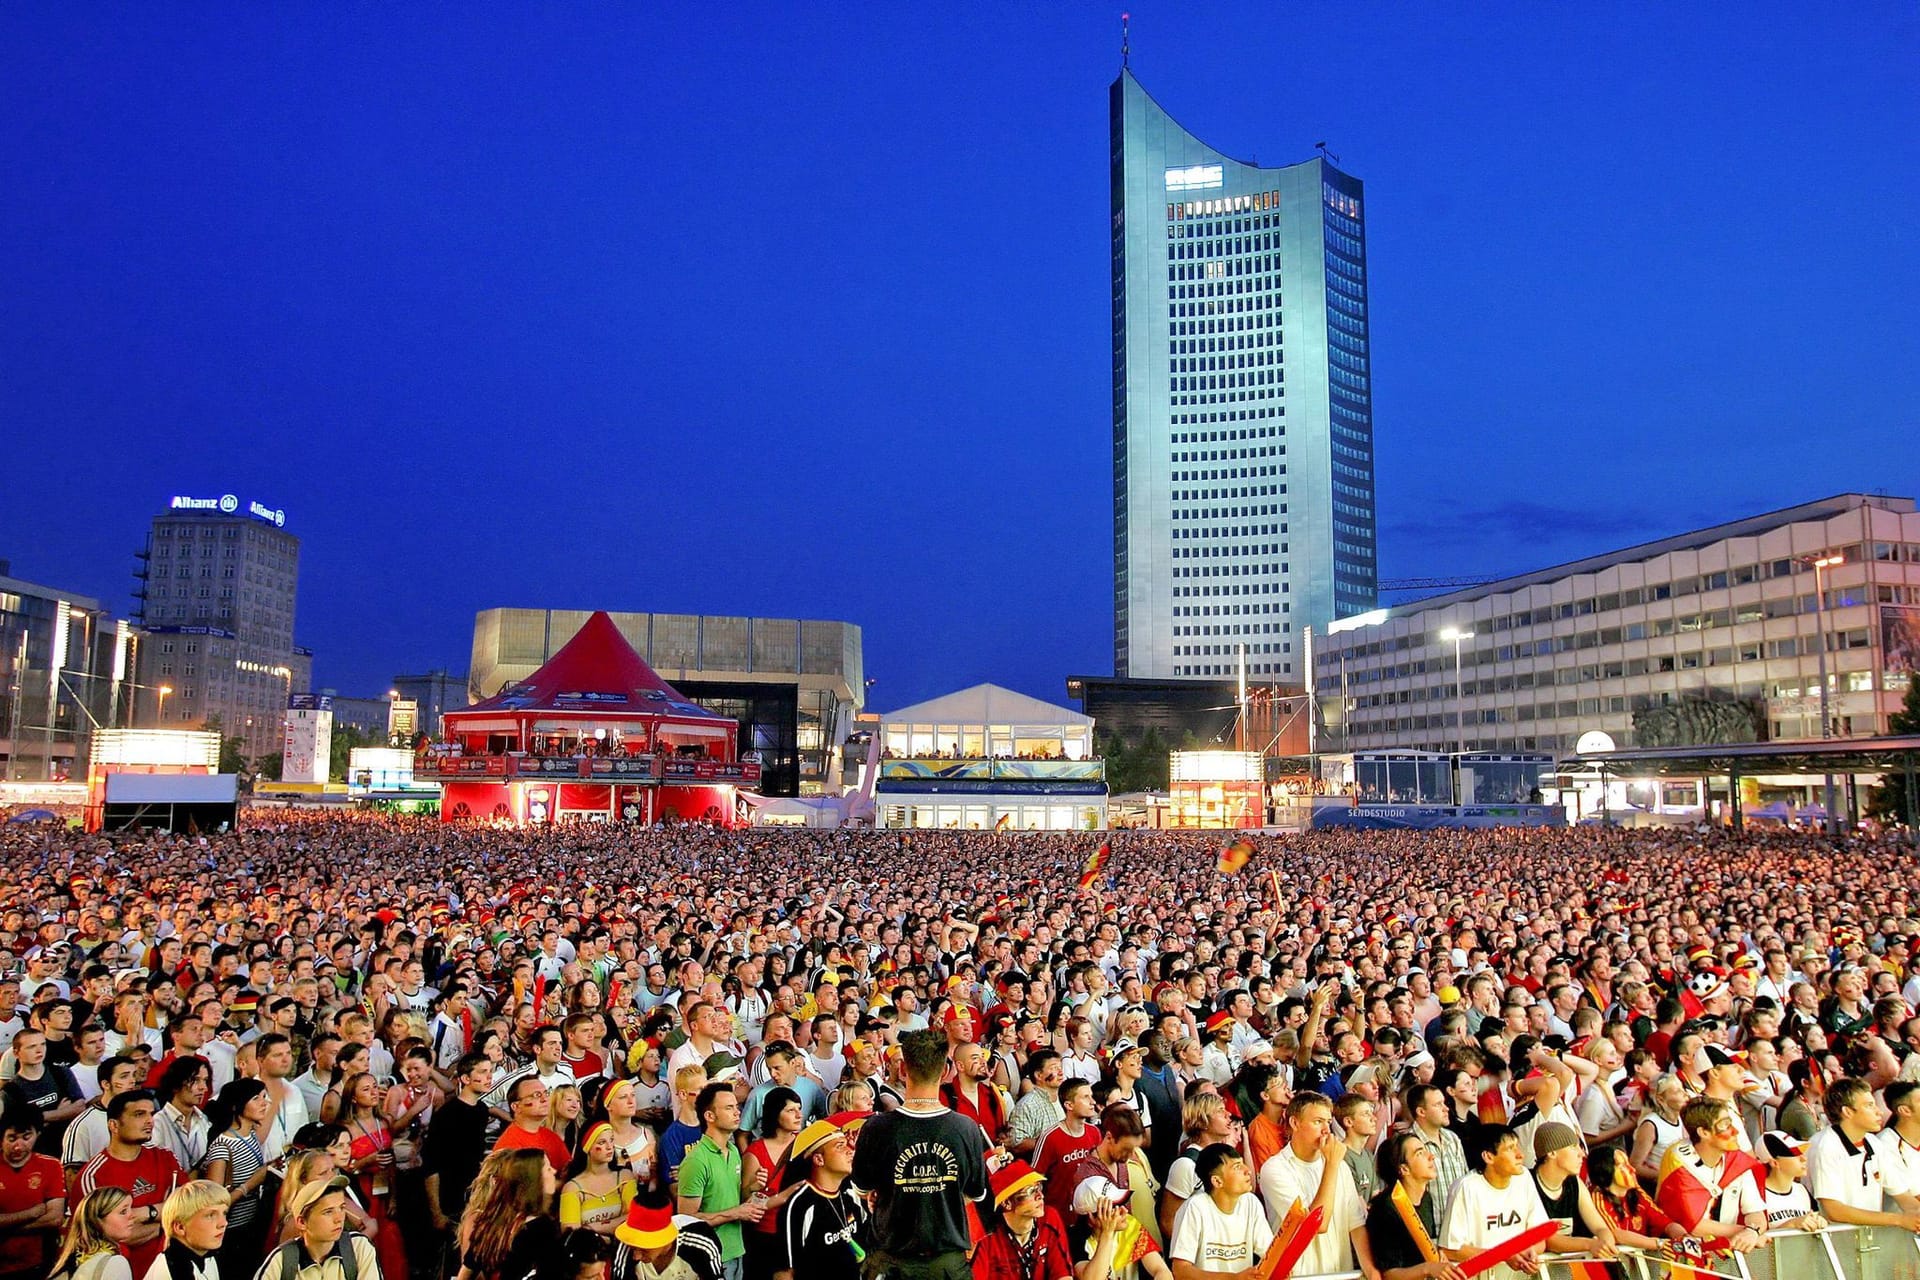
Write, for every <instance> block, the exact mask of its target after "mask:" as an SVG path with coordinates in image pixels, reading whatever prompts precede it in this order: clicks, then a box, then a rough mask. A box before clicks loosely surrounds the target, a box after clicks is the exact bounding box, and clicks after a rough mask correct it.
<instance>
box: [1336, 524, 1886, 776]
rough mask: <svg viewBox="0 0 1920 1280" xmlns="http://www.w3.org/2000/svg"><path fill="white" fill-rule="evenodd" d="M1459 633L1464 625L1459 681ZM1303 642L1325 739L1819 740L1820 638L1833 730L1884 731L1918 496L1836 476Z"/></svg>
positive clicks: (1388, 743) (1350, 743) (1571, 745)
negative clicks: (1598, 736)
mask: <svg viewBox="0 0 1920 1280" xmlns="http://www.w3.org/2000/svg"><path fill="white" fill-rule="evenodd" d="M1816 561H1825V562H1827V563H1824V564H1821V565H1818V566H1816V564H1815V562H1816ZM1449 632H1464V633H1470V634H1469V635H1468V637H1467V638H1463V639H1461V640H1459V641H1458V656H1459V666H1458V673H1459V674H1458V685H1459V694H1458V696H1456V693H1455V685H1456V675H1455V650H1456V645H1455V642H1454V641H1453V640H1450V639H1446V638H1443V635H1444V634H1445V633H1449ZM1312 648H1313V676H1314V687H1315V691H1316V694H1317V700H1318V704H1319V707H1320V709H1321V713H1322V715H1323V717H1324V724H1325V732H1324V733H1322V734H1321V735H1320V739H1319V743H1318V745H1319V747H1320V749H1321V750H1323V751H1324V750H1343V749H1345V750H1367V749H1376V748H1387V747H1410V748H1424V749H1433V750H1453V749H1456V748H1457V747H1458V746H1459V745H1460V744H1461V743H1462V742H1464V744H1465V749H1466V750H1469V751H1474V750H1481V751H1547V752H1555V753H1558V754H1562V755H1565V754H1569V753H1571V752H1572V751H1573V750H1574V749H1575V746H1576V743H1577V742H1578V740H1579V738H1580V737H1581V736H1582V735H1583V734H1586V733H1588V732H1590V731H1593V730H1599V731H1601V732H1603V733H1605V734H1606V735H1607V736H1608V737H1610V738H1611V739H1612V740H1613V742H1614V744H1615V745H1616V746H1619V747H1629V746H1659V745H1687V744H1690V743H1694V742H1711V741H1723V742H1725V741H1755V740H1769V741H1771V740H1783V739H1794V738H1818V737H1821V736H1823V735H1822V732H1821V729H1822V726H1821V719H1820V717H1821V707H1820V694H1821V670H1822V651H1823V650H1824V651H1825V652H1824V659H1825V671H1826V677H1827V684H1826V691H1827V714H1828V716H1829V718H1830V720H1831V725H1830V729H1831V734H1832V736H1836V737H1851V736H1865V735H1869V734H1874V733H1885V732H1886V731H1887V721H1888V717H1889V716H1890V715H1891V714H1892V713H1893V712H1894V711H1895V710H1897V709H1898V707H1899V705H1900V702H1901V700H1902V698H1904V697H1905V692H1906V686H1907V682H1908V681H1909V680H1910V679H1911V678H1912V672H1913V671H1914V669H1915V666H1916V663H1920V514H1917V513H1916V511H1915V505H1914V501H1913V499H1911V498H1900V497H1884V496H1876V495H1868V494H1859V493H1852V494H1842V495H1839V496H1837V497H1833V498H1827V499H1824V500H1822V501H1818V502H1809V503H1804V504H1802V505H1799V506H1795V507H1789V508H1786V509H1784V510H1781V511H1774V512H1768V513H1766V514H1763V515H1757V516H1752V517H1749V518H1747V519H1744V520H1735V521H1731V522H1728V523H1726V524H1721V525H1715V526H1713V527H1711V528H1707V529H1699V530H1695V531H1693V532H1691V533H1684V534H1679V535H1677V536H1674V537H1670V538H1664V539H1661V540H1659V541H1657V542H1649V543H1644V544H1641V545H1639V546H1634V547H1628V548H1625V549H1623V550H1620V551H1614V552H1609V553H1607V554H1604V555H1598V556H1593V557H1590V558H1588V559H1585V560H1579V561H1575V562H1573V563H1570V564H1563V565H1556V566H1554V567H1552V568H1548V569H1542V570H1539V571H1538V572H1535V573H1528V574H1522V575H1519V576H1517V577H1512V578H1507V579H1503V580H1501V581H1499V582H1494V583H1490V584H1487V585H1485V586H1477V587H1473V588H1471V589H1468V590H1463V591H1455V592H1451V593H1449V594H1446V595H1442V596H1434V597H1431V598H1429V599H1425V600H1420V601H1416V602H1414V603H1410V604H1406V605H1400V606H1397V607H1395V608H1392V609H1383V610H1379V611H1376V612H1374V613H1370V614H1366V615H1362V616H1359V617H1354V618H1349V619H1345V620H1342V621H1339V622H1336V623H1334V624H1333V625H1332V627H1331V629H1330V632H1329V633H1328V634H1325V635H1321V634H1319V633H1317V632H1316V634H1315V635H1314V636H1313V637H1312Z"/></svg>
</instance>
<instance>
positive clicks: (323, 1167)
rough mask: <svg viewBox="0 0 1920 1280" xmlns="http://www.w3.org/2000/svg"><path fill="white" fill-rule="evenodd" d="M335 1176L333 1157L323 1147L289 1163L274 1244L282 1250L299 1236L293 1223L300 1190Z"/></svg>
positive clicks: (298, 1230)
mask: <svg viewBox="0 0 1920 1280" xmlns="http://www.w3.org/2000/svg"><path fill="white" fill-rule="evenodd" d="M332 1176H333V1156H332V1155H331V1154H330V1153H329V1152H328V1151H327V1149H326V1148H324V1147H322V1148H320V1149H318V1150H313V1151H302V1152H299V1153H298V1154H296V1155H294V1156H292V1157H290V1158H289V1159H288V1160H287V1176H286V1180H285V1181H284V1182H282V1183H281V1184H280V1212H279V1221H278V1222H276V1223H275V1224H274V1230H273V1236H272V1245H273V1247H274V1248H276V1249H277V1248H279V1247H280V1246H281V1245H283V1244H285V1243H286V1242H287V1241H289V1240H292V1239H294V1238H296V1237H297V1236H298V1235H299V1234H300V1228H299V1227H298V1226H297V1225H296V1224H295V1223H294V1221H293V1202H294V1201H295V1200H297V1199H298V1198H299V1196H300V1188H302V1187H304V1186H306V1185H307V1184H308V1183H309V1182H325V1181H326V1180H327V1179H328V1178H331V1177H332Z"/></svg>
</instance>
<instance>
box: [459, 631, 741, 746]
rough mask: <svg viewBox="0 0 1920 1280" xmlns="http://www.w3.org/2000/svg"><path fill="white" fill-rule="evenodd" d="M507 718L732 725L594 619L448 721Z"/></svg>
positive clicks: (624, 639)
mask: <svg viewBox="0 0 1920 1280" xmlns="http://www.w3.org/2000/svg"><path fill="white" fill-rule="evenodd" d="M501 712H507V713H512V714H518V715H525V714H528V713H530V712H531V713H533V714H541V713H545V712H560V713H563V714H573V715H589V716H593V715H597V716H605V717H609V718H613V717H618V716H622V715H642V716H673V717H674V718H676V719H682V720H719V721H724V722H726V723H729V724H730V723H732V721H731V720H729V719H728V718H727V717H726V716H722V715H717V714H715V713H714V712H712V711H709V710H707V709H706V708H705V707H703V706H700V705H698V704H697V703H693V702H689V701H688V700H687V699H686V698H685V697H684V696H683V695H682V694H681V693H680V691H679V690H678V689H675V688H674V687H673V686H672V685H670V684H668V683H667V682H666V681H665V680H662V679H661V678H660V673H659V672H657V671H655V670H654V669H653V668H652V667H650V666H648V665H647V660H646V659H645V658H642V657H641V656H640V655H639V654H638V653H637V652H635V651H634V647H633V646H632V645H630V644H628V643H627V638H626V637H625V636H623V635H621V634H620V628H618V627H616V626H614V625H613V619H612V618H610V617H608V616H607V615H606V613H605V612H604V611H603V612H599V613H595V614H594V615H593V616H592V617H591V618H588V619H587V622H586V625H585V626H583V627H581V628H580V630H579V631H578V632H576V633H575V634H574V637H573V639H571V640H569V641H567V642H566V643H565V644H563V645H561V646H560V651H559V652H558V653H556V654H554V655H553V656H552V657H551V658H548V659H547V661H546V665H545V666H543V667H541V668H540V669H539V670H538V671H536V672H534V673H533V674H532V675H530V676H528V677H527V678H526V679H525V680H522V681H520V682H518V683H516V684H510V685H508V686H507V687H506V688H504V689H502V690H501V691H500V692H498V693H496V694H494V695H493V696H492V697H491V698H488V699H486V700H485V701H484V702H476V703H474V704H473V705H472V706H470V707H462V708H461V709H460V710H458V711H448V712H447V713H446V714H447V718H448V719H450V720H453V719H457V718H458V717H460V716H470V715H479V714H487V713H492V714H496V715H497V714H500V713H501Z"/></svg>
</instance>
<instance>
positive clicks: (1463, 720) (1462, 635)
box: [1440, 627, 1473, 755]
mask: <svg viewBox="0 0 1920 1280" xmlns="http://www.w3.org/2000/svg"><path fill="white" fill-rule="evenodd" d="M1440 638H1441V639H1442V640H1451V641H1453V728H1454V733H1455V734H1456V735H1457V736H1458V737H1459V739H1460V754H1461V755H1465V754H1466V753H1467V706H1466V700H1465V698H1463V697H1462V696H1461V692H1460V645H1461V643H1462V642H1463V641H1467V640H1471V639H1473V632H1471V631H1464V630H1462V629H1461V628H1459V627H1448V628H1447V629H1446V630H1445V631H1442V632H1441V633H1440Z"/></svg>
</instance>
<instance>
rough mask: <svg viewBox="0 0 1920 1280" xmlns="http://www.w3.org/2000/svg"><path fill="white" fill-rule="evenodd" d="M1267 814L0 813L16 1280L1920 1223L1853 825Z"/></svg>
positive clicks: (687, 1274) (1, 1159)
mask: <svg viewBox="0 0 1920 1280" xmlns="http://www.w3.org/2000/svg"><path fill="white" fill-rule="evenodd" d="M1103 844H1105V845H1107V847H1108V850H1107V853H1106V854H1104V855H1102V856H1098V857H1096V856H1094V855H1095V851H1096V849H1098V848H1099V847H1100V846H1101V845H1103ZM1253 845H1254V853H1253V856H1252V858H1251V860H1250V862H1248V864H1247V865H1246V866H1245V868H1244V869H1243V870H1240V871H1239V872H1237V873H1236V874H1230V875H1229V874H1222V873H1221V872H1220V870H1219V869H1218V863H1217V855H1218V854H1219V852H1220V848H1221V841H1220V837H1219V835H1218V833H1213V834H1201V833H1191V834H1185V833H1168V832H1115V833H1112V834H1111V835H1103V834H1092V833H1088V834H1071V835H1070V834H1056V835H1042V834H1031V833H1020V834H1011V833H1010V834H1006V835H996V834H990V833H980V832H975V833H946V832H923V831H914V832H872V831H861V832H804V831H778V832H769V831H723V830H712V829H706V828H694V827H681V828H676V829H672V830H640V829H634V828H624V827H609V826H569V827H562V828H553V827H548V828H543V829H537V830H526V831H516V830H505V829H497V828H491V827H458V826H441V825H437V824H435V823H433V822H431V821H429V820H417V819H397V818H387V817H375V816H343V815H326V816H311V817H309V816H303V815H301V814H299V813H297V812H295V813H287V812H279V813H274V814H270V815H264V816H256V817H253V818H250V819H248V820H246V821H244V822H243V825H242V827H241V828H240V829H239V830H238V831H235V832H227V833H222V834H218V835H207V836H193V837H185V836H181V837H168V836H151V835H149V836H122V837H114V838H103V837H91V836H85V835H82V834H80V833H77V832H73V831H69V830H66V829H62V828H59V827H57V826H54V825H52V824H43V825H23V826H9V827H0V973H4V975H5V976H4V977H0V1050H4V1054H0V1079H3V1080H4V1085H0V1280H29V1278H30V1280H41V1278H42V1277H46V1276H49V1275H53V1276H59V1277H62V1278H65V1277H73V1278H74V1280H407V1278H408V1277H413V1278H414V1280H443V1278H444V1277H449V1276H458V1277H461V1280H528V1277H536V1276H537V1277H540V1280H600V1278H602V1277H608V1278H610V1280H656V1278H660V1277H665V1278H670V1280H714V1278H716V1277H721V1276H725V1277H729V1278H730V1280H748V1278H750V1280H770V1278H774V1277H778V1278H780V1280H791V1278H795V1277H797V1278H798V1280H814V1278H816V1277H819V1278H823V1280H833V1278H834V1277H843V1276H844V1277H851V1276H865V1277H869V1278H872V1277H879V1276H898V1277H905V1278H914V1280H917V1278H918V1277H923V1276H924V1277H941V1278H943V1280H952V1278H957V1277H964V1276H973V1277H982V1278H986V1280H1058V1278H1059V1277H1066V1276H1073V1277H1077V1278H1078V1280H1107V1278H1108V1277H1111V1276H1120V1277H1131V1276H1135V1275H1146V1276H1151V1277H1155V1278H1156V1280H1159V1278H1161V1277H1168V1276H1171V1277H1177V1278H1178V1280H1191V1277H1194V1276H1197V1275H1201V1274H1212V1273H1229V1274H1244V1273H1249V1272H1251V1271H1253V1269H1255V1268H1256V1267H1257V1266H1258V1265H1259V1264H1260V1263H1261V1261H1262V1259H1263V1258H1265V1257H1267V1256H1268V1255H1269V1254H1270V1253H1272V1252H1274V1251H1281V1250H1287V1249H1295V1250H1299V1251H1301V1256H1300V1259H1299V1261H1298V1264H1297V1265H1296V1267H1295V1272H1296V1274H1299V1275H1308V1274H1313V1273H1320V1272H1331V1271H1342V1270H1357V1271H1359V1272H1361V1273H1362V1274H1363V1275H1364V1276H1365V1277H1366V1278H1367V1280H1380V1277H1386V1278H1387V1280H1414V1278H1416V1277H1426V1276H1434V1277H1447V1278H1448V1280H1452V1278H1453V1277H1456V1276H1458V1275H1459V1274H1460V1272H1459V1267H1460V1265H1461V1264H1463V1263H1467V1262H1469V1261H1471V1260H1472V1259H1473V1258H1475V1257H1476V1256H1478V1255H1480V1254H1481V1253H1482V1252H1484V1251H1487V1250H1490V1249H1492V1250H1498V1249H1499V1248H1500V1247H1501V1246H1502V1245H1503V1244H1505V1243H1507V1242H1509V1241H1511V1240H1512V1239H1513V1238H1514V1237H1516V1236H1518V1235H1520V1234H1521V1233H1522V1232H1525V1231H1526V1230H1527V1229H1529V1228H1532V1227H1536V1226H1540V1227H1541V1228H1542V1234H1543V1235H1544V1238H1543V1239H1542V1240H1541V1241H1540V1242H1538V1243H1536V1244H1533V1245H1531V1246H1530V1247H1528V1248H1525V1249H1523V1250H1521V1251H1520V1252H1518V1253H1517V1254H1515V1255H1514V1256H1513V1257H1511V1259H1510V1260H1508V1261H1507V1262H1504V1263H1502V1264H1501V1267H1500V1268H1496V1269H1495V1271H1494V1272H1493V1273H1492V1274H1495V1275H1502V1274H1504V1275H1514V1274H1518V1273H1528V1274H1532V1273H1535V1272H1537V1271H1538V1270H1539V1268H1540V1265H1541V1259H1542V1257H1543V1255H1544V1254H1545V1253H1547V1252H1560V1253H1577V1254H1582V1255H1589V1256H1593V1257H1596V1258H1598V1259H1602V1260H1604V1259H1607V1258H1609V1257H1612V1256H1615V1255H1616V1254H1618V1253H1620V1252H1622V1251H1628V1250H1645V1251H1651V1252H1658V1253H1661V1254H1664V1255H1667V1256H1670V1257H1683V1256H1687V1255H1691V1254H1694V1253H1708V1252H1711V1251H1713V1250H1716V1249H1734V1250H1741V1251H1745V1250H1751V1249H1753V1248H1755V1247H1757V1246H1758V1245H1760V1244H1761V1243H1763V1242H1764V1241H1765V1239H1766V1238H1767V1236H1768V1235H1769V1234H1770V1233H1773V1232H1777V1231H1781V1230H1786V1229H1800V1230H1818V1229H1822V1228H1823V1227H1825V1226H1826V1225H1827V1224H1828V1223H1849V1224H1866V1225H1876V1226H1881V1227H1888V1228H1895V1229H1901V1230H1912V1229H1914V1228H1915V1227H1920V1019H1917V1018H1915V1017H1914V1013H1915V1008H1916V1006H1920V955H1916V954H1915V949H1916V948H1920V907H1917V906H1916V904H1915V902H1914V893H1915V877H1914V876H1913V874H1912V873H1911V871H1910V870H1909V867H1910V864H1909V863H1908V862H1907V860H1906V854H1905V852H1904V851H1903V850H1902V848H1901V847H1900V846H1898V845H1897V844H1895V843H1894V842H1893V841H1892V839H1891V838H1889V839H1888V840H1887V841H1886V842H1885V843H1880V842H1876V841H1875V840H1873V839H1870V838H1868V837H1865V836H1858V837H1850V838H1848V839H1846V840H1844V841H1841V842H1838V843H1836V842H1833V841H1830V840H1827V839H1824V838H1822V837H1818V836H1813V835H1809V834H1804V833H1795V832H1785V831H1780V832H1760V833H1755V834H1751V835H1747V836H1742V837H1736V836H1734V835H1731V834H1729V833H1726V832H1722V831H1718V830H1700V831H1695V830H1659V831H1648V830H1639V831H1627V830H1618V829H1594V828H1582V829H1578V830H1498V831H1453V832H1427V833H1400V834H1395V833H1316V834H1311V835H1301V836H1286V837H1256V838H1255V839H1254V841H1253ZM1543 1224H1552V1227H1551V1231H1550V1234H1547V1228H1546V1227H1545V1226H1544V1225H1543Z"/></svg>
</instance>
